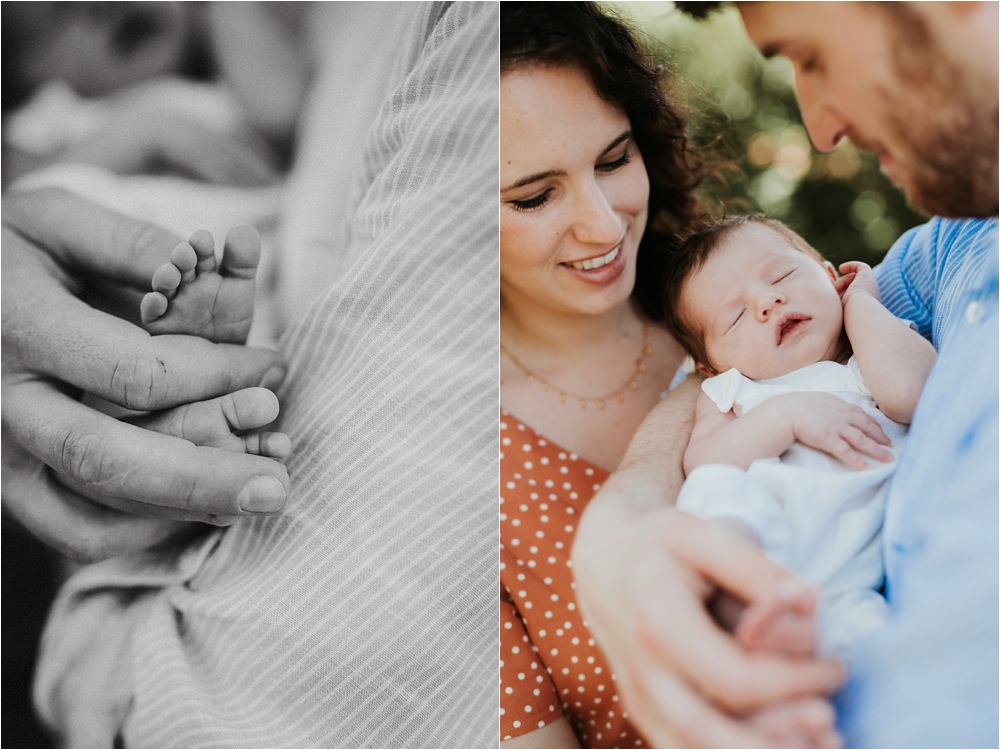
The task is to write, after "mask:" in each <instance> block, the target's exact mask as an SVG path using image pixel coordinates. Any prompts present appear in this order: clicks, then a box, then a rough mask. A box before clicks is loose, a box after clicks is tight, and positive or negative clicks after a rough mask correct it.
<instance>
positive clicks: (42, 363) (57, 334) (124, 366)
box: [3, 269, 283, 411]
mask: <svg viewBox="0 0 1000 750" xmlns="http://www.w3.org/2000/svg"><path fill="white" fill-rule="evenodd" d="M5 271H6V269H5ZM10 282H11V283H15V281H14V280H13V279H11V280H10ZM4 286H5V288H6V286H7V284H6V281H5V284H4ZM34 290H35V293H34V294H33V295H31V297H30V298H29V299H27V300H18V301H15V300H14V299H13V295H7V294H5V296H4V298H3V312H4V325H3V331H4V356H5V357H6V356H7V354H8V352H11V354H12V359H11V360H10V361H11V362H15V361H16V362H18V363H19V364H20V366H21V368H20V369H22V370H24V371H28V372H37V373H42V374H44V375H47V376H52V377H55V378H57V379H59V380H61V381H63V382H67V383H70V384H72V385H74V386H76V387H77V388H80V389H82V390H84V391H86V392H88V393H92V394H94V395H96V396H99V397H101V398H104V399H106V400H108V401H112V402H114V403H116V404H119V405H120V406H125V407H127V408H129V409H135V410H140V411H148V410H153V409H162V408H166V407H169V406H175V405H177V404H181V403H187V402H191V401H201V400H204V399H206V398H212V397H214V396H218V395H220V394H223V393H228V392H231V391H234V390H238V389H240V388H246V387H251V386H256V385H266V386H274V385H276V384H277V383H278V382H280V380H281V378H282V377H283V369H282V368H281V366H280V364H279V358H278V355H277V353H276V352H273V351H271V350H267V349H257V348H251V347H245V346H237V345H233V344H213V343H211V342H209V341H206V340H205V339H201V338H198V337H195V336H174V335H168V336H150V335H149V334H148V333H146V332H145V331H144V330H142V329H141V328H138V327H136V326H134V325H132V324H131V323H128V322H126V321H124V320H120V319H118V318H115V317H113V316H111V315H108V314H106V313H102V312H100V311H98V310H95V309H93V308H92V307H90V306H89V305H87V304H86V303H84V302H81V301H80V300H78V299H76V298H75V297H72V296H71V295H69V294H68V293H67V292H65V291H64V290H63V289H61V288H60V287H59V286H58V285H57V283H56V282H55V280H53V279H51V278H40V279H37V280H36V284H35V287H34Z"/></svg>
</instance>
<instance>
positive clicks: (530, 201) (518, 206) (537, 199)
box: [507, 188, 552, 211]
mask: <svg viewBox="0 0 1000 750" xmlns="http://www.w3.org/2000/svg"><path fill="white" fill-rule="evenodd" d="M551 193H552V190H551V188H550V189H548V190H544V191H542V192H541V193H539V194H538V195H535V196H532V197H531V198H523V199H521V200H509V201H507V203H509V204H510V206H511V207H512V208H513V209H514V210H515V211H532V210H534V209H536V208H541V207H542V206H544V205H545V204H546V203H547V202H548V200H549V195H550V194H551Z"/></svg>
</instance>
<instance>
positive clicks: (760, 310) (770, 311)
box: [756, 292, 787, 323]
mask: <svg viewBox="0 0 1000 750" xmlns="http://www.w3.org/2000/svg"><path fill="white" fill-rule="evenodd" d="M786 301H787V300H786V299H785V295H783V294H781V293H780V292H768V293H767V294H763V295H761V296H760V298H759V299H758V300H757V309H756V314H757V320H759V321H760V322H761V323H766V322H767V321H768V320H770V319H771V318H772V317H773V315H774V313H775V310H776V309H777V308H778V307H779V306H781V305H783V304H785V302H786Z"/></svg>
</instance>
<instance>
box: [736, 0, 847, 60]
mask: <svg viewBox="0 0 1000 750" xmlns="http://www.w3.org/2000/svg"><path fill="white" fill-rule="evenodd" d="M864 5H865V3H852V2H806V3H802V2H790V3H785V2H737V3H736V7H737V8H738V9H739V11H740V15H741V17H742V18H743V26H744V28H745V29H746V32H747V36H749V37H750V40H751V41H752V42H753V43H754V44H755V45H756V47H757V49H758V50H760V52H761V54H763V55H764V56H765V57H774V56H776V55H785V56H789V55H790V54H794V53H795V51H796V47H797V46H799V45H808V44H811V43H813V42H815V41H817V40H819V39H821V38H827V37H828V36H829V35H831V34H834V35H839V34H840V32H839V31H838V29H842V28H843V27H844V26H845V25H849V24H850V20H849V19H851V18H853V17H854V15H855V14H857V13H864V12H865V11H864V10H863V9H862V8H861V7H859V6H864ZM843 41H845V42H848V43H849V39H847V38H846V37H845V38H844V39H843Z"/></svg>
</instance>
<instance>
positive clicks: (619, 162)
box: [594, 146, 632, 172]
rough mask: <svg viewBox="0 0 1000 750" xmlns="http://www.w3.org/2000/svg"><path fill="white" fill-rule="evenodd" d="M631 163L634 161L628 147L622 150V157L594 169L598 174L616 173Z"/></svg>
mask: <svg viewBox="0 0 1000 750" xmlns="http://www.w3.org/2000/svg"><path fill="white" fill-rule="evenodd" d="M630 161H632V154H631V152H630V151H629V150H628V147H627V146H626V147H625V148H624V149H623V150H622V153H621V156H619V157H617V158H616V159H613V160H612V161H606V162H602V163H600V164H598V165H597V166H596V167H594V168H595V169H596V170H597V171H598V172H614V171H616V170H618V169H621V168H622V167H624V166H625V165H626V164H628V163H629V162H630Z"/></svg>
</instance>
